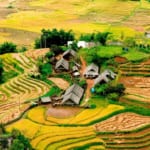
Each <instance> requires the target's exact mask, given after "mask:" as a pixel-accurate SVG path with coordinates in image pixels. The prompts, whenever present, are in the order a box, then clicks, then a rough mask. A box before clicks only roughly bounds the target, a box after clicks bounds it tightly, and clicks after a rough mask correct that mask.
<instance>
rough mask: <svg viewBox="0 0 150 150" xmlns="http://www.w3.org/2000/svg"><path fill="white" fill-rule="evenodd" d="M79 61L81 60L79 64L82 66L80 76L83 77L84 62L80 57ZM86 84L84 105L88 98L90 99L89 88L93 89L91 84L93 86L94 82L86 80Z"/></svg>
mask: <svg viewBox="0 0 150 150" xmlns="http://www.w3.org/2000/svg"><path fill="white" fill-rule="evenodd" d="M80 60H81V64H82V65H81V70H80V73H81V75H82V77H83V73H84V71H85V69H86V62H85V60H84V59H83V57H82V56H81V57H80ZM86 82H87V88H86V91H85V94H86V97H85V101H84V103H86V102H88V100H89V98H90V97H91V92H90V90H91V88H92V87H93V84H94V81H93V80H91V79H86Z"/></svg>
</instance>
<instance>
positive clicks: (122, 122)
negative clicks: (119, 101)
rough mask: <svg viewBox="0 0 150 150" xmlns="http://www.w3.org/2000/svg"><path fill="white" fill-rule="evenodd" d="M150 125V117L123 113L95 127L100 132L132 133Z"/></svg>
mask: <svg viewBox="0 0 150 150" xmlns="http://www.w3.org/2000/svg"><path fill="white" fill-rule="evenodd" d="M148 124H150V117H147V116H141V115H137V114H135V113H122V114H119V115H115V116H113V117H111V118H110V119H107V120H105V121H102V122H101V123H98V124H96V125H95V129H96V131H98V132H119V131H131V130H135V129H137V128H140V127H142V126H145V125H148Z"/></svg>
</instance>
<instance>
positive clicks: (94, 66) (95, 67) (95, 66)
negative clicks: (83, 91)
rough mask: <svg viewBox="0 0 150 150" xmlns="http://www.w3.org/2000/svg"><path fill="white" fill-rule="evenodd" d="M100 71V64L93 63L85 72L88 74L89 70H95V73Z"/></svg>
mask: <svg viewBox="0 0 150 150" xmlns="http://www.w3.org/2000/svg"><path fill="white" fill-rule="evenodd" d="M98 71H99V68H98V66H97V65H95V64H94V63H92V64H91V65H89V66H88V67H87V68H86V70H85V72H84V74H86V73H88V72H95V73H98Z"/></svg>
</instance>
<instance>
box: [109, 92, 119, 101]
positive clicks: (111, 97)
mask: <svg viewBox="0 0 150 150" xmlns="http://www.w3.org/2000/svg"><path fill="white" fill-rule="evenodd" d="M107 98H108V99H110V100H118V99H119V94H118V93H110V94H108V95H107Z"/></svg>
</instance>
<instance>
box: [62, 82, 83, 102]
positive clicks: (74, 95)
mask: <svg viewBox="0 0 150 150" xmlns="http://www.w3.org/2000/svg"><path fill="white" fill-rule="evenodd" d="M83 93H84V89H83V88H82V87H80V86H79V85H78V84H73V85H72V86H70V87H69V88H68V89H67V90H66V92H65V94H64V95H63V100H62V104H64V103H65V102H66V101H68V100H71V101H72V102H73V103H75V104H79V102H80V99H81V98H82V96H83Z"/></svg>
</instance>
